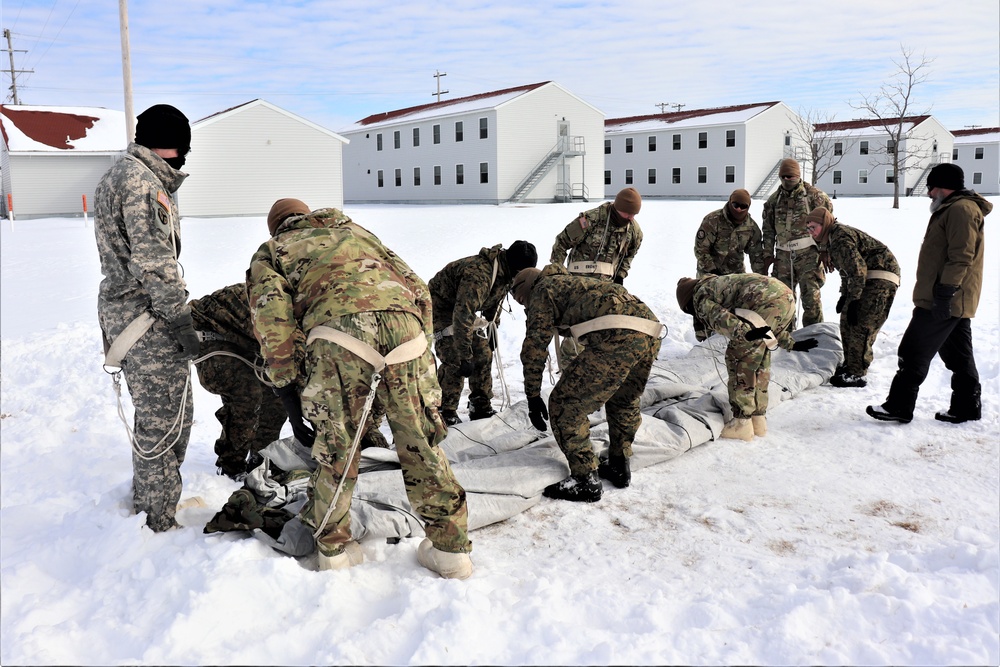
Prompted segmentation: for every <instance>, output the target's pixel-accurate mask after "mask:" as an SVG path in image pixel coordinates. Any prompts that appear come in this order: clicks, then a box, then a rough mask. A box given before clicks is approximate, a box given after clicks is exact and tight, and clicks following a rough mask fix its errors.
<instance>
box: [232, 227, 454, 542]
mask: <svg viewBox="0 0 1000 667" xmlns="http://www.w3.org/2000/svg"><path fill="white" fill-rule="evenodd" d="M247 284H248V286H249V288H250V307H251V312H252V314H253V320H254V332H255V335H256V336H257V339H258V341H259V342H260V345H261V352H262V354H263V355H264V359H265V361H266V363H267V366H268V369H269V372H270V374H271V379H272V380H273V381H274V383H275V384H276V385H278V386H279V387H284V386H287V385H289V384H292V383H295V384H297V385H298V386H299V387H301V398H302V411H303V414H304V416H305V417H306V418H307V419H308V420H309V421H311V422H312V424H313V426H314V427H315V429H316V440H315V443H314V444H313V448H312V455H313V458H315V459H316V461H317V463H318V464H319V465H318V468H317V470H316V472H315V473H314V474H313V476H312V478H311V480H310V485H309V501H308V502H307V503H306V505H305V507H304V508H303V509H302V512H301V514H300V517H301V519H302V521H303V522H304V523H306V524H307V525H309V526H312V527H313V528H314V529H315V528H317V527H318V526H319V525H320V524H321V523H322V520H323V517H324V516H325V515H326V513H327V510H328V508H329V506H330V504H331V503H332V501H333V497H334V494H335V491H336V488H337V484H338V483H339V481H340V478H341V476H343V475H344V474H345V472H346V474H347V479H346V480H345V483H344V487H343V491H342V493H341V496H340V497H339V499H338V501H337V503H336V506H335V509H334V511H333V512H332V513H331V514H330V519H329V521H328V523H327V524H326V527H325V529H324V530H323V531H322V533H321V534H320V535H319V537H318V539H317V543H318V547H319V550H320V551H321V553H322V554H323V555H325V556H336V555H339V554H340V553H343V549H344V547H343V545H344V544H345V543H346V542H348V541H349V540H350V539H351V526H350V504H351V495H352V493H353V490H354V485H355V482H356V479H357V473H358V458H357V456H355V458H354V459H353V460H352V461H350V462H348V461H347V460H346V458H347V454H348V452H349V451H350V448H351V444H352V441H353V438H354V435H355V433H356V431H357V428H358V420H359V418H360V416H361V412H362V408H363V404H364V402H365V398H366V397H367V395H368V393H369V386H370V384H371V380H372V374H373V368H372V366H370V365H369V364H368V363H367V362H365V361H362V360H361V359H360V358H359V357H357V356H355V355H354V354H353V353H352V352H350V351H348V350H346V349H345V348H343V347H341V346H339V345H337V344H335V343H332V342H330V341H328V340H326V339H323V338H319V339H316V340H315V341H313V342H312V343H311V344H309V345H308V346H307V348H306V356H305V365H304V368H301V369H300V368H299V367H298V365H297V364H296V358H297V352H296V349H295V348H296V345H297V343H296V337H295V331H296V330H301V331H303V332H309V331H311V330H312V329H313V328H314V327H317V326H321V325H322V326H327V327H331V328H333V329H337V330H340V331H343V332H345V333H347V334H350V335H351V336H353V337H355V338H357V339H359V340H361V341H364V342H366V343H367V344H369V345H370V346H372V347H373V348H375V349H376V350H378V352H379V353H380V354H382V355H386V354H388V353H389V352H390V351H391V350H392V349H393V348H395V347H397V346H398V345H399V344H401V343H403V342H405V341H408V340H411V339H413V338H414V337H417V336H427V338H428V340H430V337H431V335H432V331H433V329H432V318H431V303H430V294H429V293H428V290H427V286H426V285H425V284H424V282H423V281H422V280H421V279H420V278H419V277H418V276H417V275H416V274H415V273H413V271H412V270H411V269H410V268H409V267H408V266H407V265H406V263H405V262H403V260H402V259H400V258H399V257H398V256H397V255H396V254H395V253H394V252H392V251H391V250H389V249H388V248H386V247H385V246H383V245H382V243H381V242H380V241H379V240H378V239H377V238H376V237H375V236H374V235H373V234H372V233H371V232H369V231H367V230H366V229H364V228H362V227H360V226H358V225H356V224H354V223H353V222H352V221H351V219H350V218H348V217H347V216H346V215H344V213H343V212H342V211H339V210H337V209H334V208H328V209H321V210H318V211H313V212H312V213H310V214H308V215H304V216H294V217H291V218H288V219H286V220H285V221H284V222H283V223H281V225H279V226H278V228H277V229H276V231H275V234H274V237H273V238H272V239H271V240H269V241H268V242H266V243H264V244H263V245H262V246H261V247H260V249H259V250H258V251H257V252H256V253H255V254H254V256H253V260H252V262H251V265H250V269H249V271H248V272H247ZM382 376H383V378H384V379H383V380H382V382H381V383H379V385H378V390H377V392H378V398H379V400H380V401H381V402H382V404H383V405H384V406H385V409H386V413H387V417H388V420H389V426H390V428H391V429H392V434H393V438H394V440H395V447H396V452H397V453H398V455H399V460H400V464H401V466H402V469H403V481H404V485H405V488H406V494H407V497H408V498H409V501H410V505H411V506H412V507H413V509H414V510H415V511H416V512H417V514H419V515H420V516H421V517H422V518H423V520H424V521H425V526H424V532H425V533H426V535H427V537H428V538H429V539H430V541H431V542H432V543H433V545H434V547H436V548H437V549H439V550H441V551H447V552H452V553H456V552H468V551H470V550H471V549H472V545H471V543H470V542H469V537H468V506H467V504H466V498H465V490H464V489H463V488H462V487H461V485H460V484H459V483H458V481H457V480H456V479H455V476H454V474H453V473H452V470H451V466H450V465H449V464H448V460H447V458H445V455H444V453H443V452H442V451H441V448H440V447H439V446H438V444H439V443H440V442H441V440H443V439H444V437H445V435H446V433H447V429H446V428H445V425H444V423H443V422H442V420H441V417H440V415H439V414H438V409H437V406H438V405H439V403H440V400H441V389H440V387H439V386H438V382H437V376H436V374H435V371H434V360H433V356H432V354H431V351H430V347H428V349H427V350H425V351H424V353H423V355H422V356H420V357H419V358H418V359H415V360H413V361H409V362H405V363H401V364H394V365H391V366H388V367H386V368H385V369H384V370H383V372H382Z"/></svg>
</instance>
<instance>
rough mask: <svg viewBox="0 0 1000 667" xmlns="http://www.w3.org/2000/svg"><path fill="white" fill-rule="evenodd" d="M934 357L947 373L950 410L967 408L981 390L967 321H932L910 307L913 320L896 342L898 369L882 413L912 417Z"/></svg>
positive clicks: (928, 315)
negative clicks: (949, 372) (937, 358)
mask: <svg viewBox="0 0 1000 667" xmlns="http://www.w3.org/2000/svg"><path fill="white" fill-rule="evenodd" d="M935 355H940V356H941V361H943V362H944V365H945V368H947V369H948V370H949V371H951V409H952V410H957V411H958V413H961V412H962V411H963V409H967V406H968V405H969V404H971V403H972V402H973V401H974V400H975V397H976V396H978V395H979V393H980V391H981V386H980V384H979V372H978V371H977V370H976V360H975V358H974V357H973V355H972V323H971V320H970V319H969V318H967V317H949V318H948V319H946V320H935V319H934V316H933V315H931V311H929V310H926V309H924V308H914V309H913V318H912V319H911V320H910V324H909V325H908V326H907V327H906V332H905V333H904V334H903V340H901V341H900V343H899V370H898V371H896V377H894V378H893V379H892V386H891V387H890V388H889V396H888V398H886V399H885V403H884V404H883V407H884V408H885V409H886V410H888V411H889V412H891V413H893V414H897V415H900V416H902V417H908V418H911V419H912V418H913V408H914V406H915V405H916V403H917V392H918V391H919V390H920V385H921V383H922V382H923V381H924V379H925V378H926V377H927V371H928V370H929V369H930V365H931V361H933V359H934V356H935ZM956 414H957V413H956Z"/></svg>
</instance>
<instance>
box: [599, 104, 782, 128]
mask: <svg viewBox="0 0 1000 667" xmlns="http://www.w3.org/2000/svg"><path fill="white" fill-rule="evenodd" d="M775 104H779V103H778V102H757V103H756V104H737V105H734V106H728V107H714V108H710V109H692V110H691V111H674V112H672V113H654V114H648V115H645V116H626V117H625V118H608V119H607V120H605V121H604V126H605V127H607V126H608V125H624V124H626V123H639V122H643V121H647V120H662V121H664V122H666V123H676V122H677V121H679V120H687V119H689V118H699V117H701V116H712V115H715V114H720V113H730V112H732V111H746V110H747V109H752V108H753V107H772V106H774V105H775Z"/></svg>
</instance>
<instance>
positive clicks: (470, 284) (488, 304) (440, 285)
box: [427, 241, 538, 426]
mask: <svg viewBox="0 0 1000 667" xmlns="http://www.w3.org/2000/svg"><path fill="white" fill-rule="evenodd" d="M537 262H538V253H537V252H536V251H535V246H533V245H532V244H530V243H528V242H527V241H514V243H512V244H511V246H510V248H509V249H507V250H504V249H503V246H500V245H496V246H493V247H492V248H483V249H482V250H480V251H479V254H478V255H475V256H473V257H465V258H463V259H457V260H455V261H454V262H451V263H450V264H448V265H447V266H445V267H444V268H443V269H441V270H440V271H438V272H437V274H435V276H434V277H433V278H431V279H430V281H428V283H427V286H428V287H429V288H430V290H431V302H432V303H433V306H434V329H435V331H434V351H435V352H436V353H437V356H438V360H439V361H440V364H439V366H438V381H439V382H440V383H441V394H442V399H441V417H442V418H443V419H444V422H445V423H446V424H448V425H449V426H452V425H454V424H457V423H459V422H460V421H462V420H461V419H459V416H458V412H457V410H458V400H459V398H460V397H461V395H462V388H463V387H464V385H465V378H466V377H468V378H469V408H470V411H469V418H470V419H485V418H487V417H492V416H493V415H495V414H496V412H495V411H494V410H493V406H492V405H491V404H490V400H491V399H492V398H493V375H492V374H491V372H490V364H492V363H493V347H495V345H496V343H495V340H496V338H495V333H496V332H495V331H494V330H493V327H494V326H495V325H496V324H498V323H499V319H500V318H499V315H500V312H501V310H500V306H501V305H502V304H503V300H504V297H506V296H507V292H508V291H509V290H510V286H511V283H512V282H513V280H514V276H515V275H517V272H518V271H520V270H521V269H526V268H528V267H529V266H535V264H536V263H537ZM477 311H478V312H479V313H481V314H482V320H485V321H486V322H488V323H490V324H489V325H488V326H487V327H486V328H483V329H479V330H474V329H473V327H474V324H475V322H476V319H477V315H476V313H477Z"/></svg>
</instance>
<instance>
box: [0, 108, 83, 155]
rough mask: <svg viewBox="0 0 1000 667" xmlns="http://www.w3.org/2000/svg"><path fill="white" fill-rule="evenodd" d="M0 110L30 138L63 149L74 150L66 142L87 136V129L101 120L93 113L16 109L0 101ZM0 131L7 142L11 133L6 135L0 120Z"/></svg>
mask: <svg viewBox="0 0 1000 667" xmlns="http://www.w3.org/2000/svg"><path fill="white" fill-rule="evenodd" d="M0 114H3V115H4V116H5V117H6V118H8V119H9V120H10V122H11V123H13V124H14V125H15V126H16V127H17V129H19V130H21V132H23V133H24V134H25V136H27V137H28V138H29V139H31V140H33V141H37V142H38V143H41V144H45V145H46V146H51V147H52V148H59V149H63V150H73V146H72V145H70V144H69V142H70V141H75V140H77V139H83V138H84V137H86V136H87V130H89V129H90V128H92V127H94V123H96V122H97V121H99V120H100V118H95V117H94V116H79V115H77V114H72V113H63V112H60V111H36V110H26V109H17V108H16V107H10V106H7V105H4V104H0ZM0 131H2V132H3V140H4V142H5V143H6V144H7V145H8V146H10V137H8V136H7V130H6V128H4V127H3V124H2V123H0Z"/></svg>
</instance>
